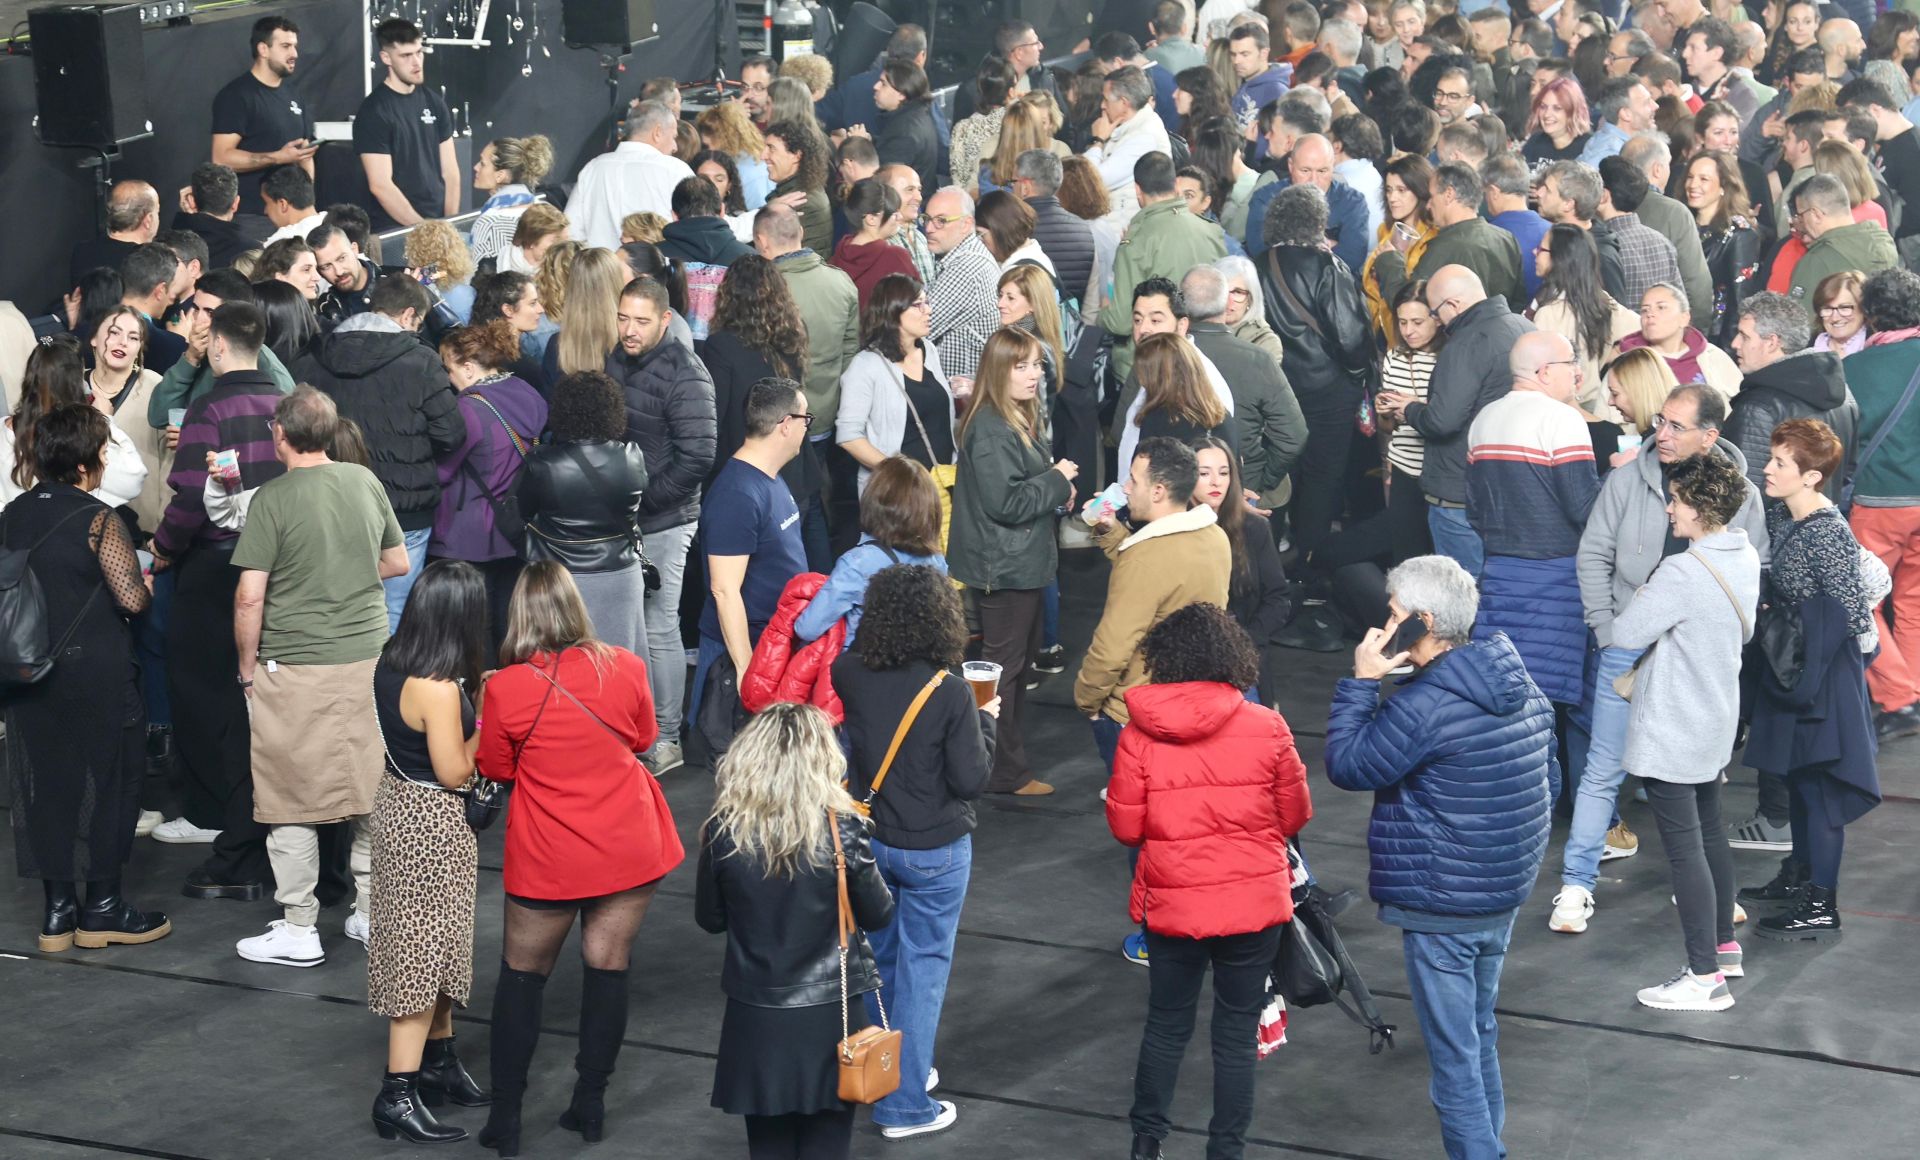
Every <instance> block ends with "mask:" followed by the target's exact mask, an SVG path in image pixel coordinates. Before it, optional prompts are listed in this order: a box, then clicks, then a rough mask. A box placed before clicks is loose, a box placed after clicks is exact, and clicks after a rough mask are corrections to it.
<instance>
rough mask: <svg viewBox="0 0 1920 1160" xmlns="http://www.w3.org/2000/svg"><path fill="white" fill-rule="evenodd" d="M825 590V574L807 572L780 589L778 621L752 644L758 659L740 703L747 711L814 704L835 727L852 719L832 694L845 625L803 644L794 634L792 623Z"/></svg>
mask: <svg viewBox="0 0 1920 1160" xmlns="http://www.w3.org/2000/svg"><path fill="white" fill-rule="evenodd" d="M826 585H827V578H826V577H825V576H823V575H821V574H820V573H818V572H802V573H800V574H799V575H798V576H795V577H794V578H793V579H791V580H789V581H787V586H786V587H785V588H783V589H781V590H780V603H779V605H777V606H776V607H775V608H774V611H773V619H772V620H769V621H767V627H765V628H763V629H761V630H760V639H759V640H757V641H755V642H754V644H753V659H752V660H750V661H748V662H747V671H746V672H745V673H744V674H742V675H741V677H740V703H741V704H742V705H744V706H746V709H747V712H749V713H758V712H759V711H760V710H762V709H764V708H766V707H767V706H768V705H771V704H773V703H774V702H775V701H791V702H796V703H798V704H801V705H812V706H813V707H814V708H816V709H819V710H820V711H821V712H823V713H825V714H826V715H827V716H828V717H829V718H831V719H832V720H833V723H834V724H835V725H838V724H840V722H842V721H844V720H846V719H847V711H846V709H845V708H843V707H842V706H841V704H840V698H839V696H838V695H836V694H835V693H834V691H833V662H834V661H835V659H837V658H838V657H839V656H840V646H841V645H842V644H843V643H845V641H846V637H847V624H846V621H844V620H838V621H835V622H834V623H833V625H832V626H831V627H829V628H828V629H827V631H826V632H824V633H822V634H821V635H820V636H818V637H816V638H815V639H813V640H810V641H805V640H801V639H800V638H799V637H797V636H795V635H794V631H793V622H794V621H795V620H798V619H799V617H800V614H801V613H802V612H805V611H806V610H807V604H808V603H809V602H810V601H812V599H813V598H814V596H815V595H816V594H817V593H818V592H819V591H820V590H821V589H822V588H824V587H826Z"/></svg>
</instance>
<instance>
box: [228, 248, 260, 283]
mask: <svg viewBox="0 0 1920 1160" xmlns="http://www.w3.org/2000/svg"><path fill="white" fill-rule="evenodd" d="M265 252H266V251H265V250H263V249H261V248H260V247H259V246H255V247H254V248H253V249H251V250H248V251H247V252H245V253H244V254H240V255H237V256H236V257H235V258H234V259H233V272H234V273H236V274H238V275H240V276H241V277H242V278H245V279H247V280H248V281H252V280H253V271H254V268H255V267H257V266H259V265H260V255H261V254H263V253H265Z"/></svg>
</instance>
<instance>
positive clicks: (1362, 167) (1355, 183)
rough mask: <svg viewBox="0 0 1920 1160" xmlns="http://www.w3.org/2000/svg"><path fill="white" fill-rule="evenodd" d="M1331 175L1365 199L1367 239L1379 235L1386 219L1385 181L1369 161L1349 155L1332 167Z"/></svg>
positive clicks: (1370, 240) (1369, 240) (1370, 239)
mask: <svg viewBox="0 0 1920 1160" xmlns="http://www.w3.org/2000/svg"><path fill="white" fill-rule="evenodd" d="M1333 175H1334V176H1335V177H1337V178H1339V179H1340V180H1342V181H1344V182H1346V183H1347V184H1348V185H1351V186H1352V187H1353V188H1354V189H1356V190H1358V191H1359V192H1360V196H1362V197H1364V198H1366V199H1367V241H1368V243H1369V244H1371V243H1372V242H1373V240H1374V239H1375V238H1378V237H1379V236H1380V225H1381V223H1382V222H1384V221H1386V220H1387V202H1386V197H1385V187H1386V182H1385V180H1384V179H1383V178H1381V176H1380V171H1379V170H1378V169H1375V168H1374V167H1373V162H1371V161H1360V160H1357V159H1355V158H1351V157H1349V158H1348V159H1347V160H1345V161H1342V162H1341V163H1340V164H1338V165H1336V166H1334V167H1333Z"/></svg>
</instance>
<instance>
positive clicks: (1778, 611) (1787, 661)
mask: <svg viewBox="0 0 1920 1160" xmlns="http://www.w3.org/2000/svg"><path fill="white" fill-rule="evenodd" d="M1759 622H1760V623H1759V624H1758V625H1756V626H1755V631H1754V634H1753V636H1754V643H1755V644H1757V645H1758V646H1759V648H1760V656H1761V657H1762V658H1763V659H1764V660H1765V661H1766V662H1767V671H1768V672H1769V673H1771V674H1772V675H1773V679H1774V681H1775V683H1776V684H1777V685H1778V686H1779V687H1780V688H1781V689H1783V690H1786V689H1792V688H1793V687H1794V686H1795V685H1798V684H1799V683H1800V674H1802V673H1804V672H1806V670H1807V630H1806V626H1805V625H1803V624H1801V623H1800V608H1799V606H1798V605H1791V606H1789V605H1784V604H1780V603H1778V602H1775V603H1773V604H1769V605H1767V606H1766V607H1765V608H1762V609H1761V610H1760V616H1759Z"/></svg>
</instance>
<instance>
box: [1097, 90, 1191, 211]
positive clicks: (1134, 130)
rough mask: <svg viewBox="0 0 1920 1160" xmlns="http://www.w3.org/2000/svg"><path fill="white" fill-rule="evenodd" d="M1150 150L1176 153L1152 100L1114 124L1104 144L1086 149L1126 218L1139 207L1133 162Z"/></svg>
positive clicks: (1116, 207) (1114, 201)
mask: <svg viewBox="0 0 1920 1160" xmlns="http://www.w3.org/2000/svg"><path fill="white" fill-rule="evenodd" d="M1149 153H1165V154H1166V155H1167V156H1169V157H1171V156H1173V143H1172V142H1171V141H1169V140H1168V139H1167V126H1166V124H1165V123H1164V122H1162V121H1161V120H1160V114H1158V113H1156V112H1154V111H1153V105H1152V104H1151V103H1149V104H1148V105H1147V107H1146V108H1144V109H1142V110H1140V111H1139V112H1137V113H1135V114H1134V115H1133V116H1131V117H1128V118H1127V119H1126V120H1124V121H1122V122H1120V123H1119V124H1118V125H1115V126H1114V127H1113V135H1112V136H1111V137H1109V138H1108V139H1107V143H1106V144H1105V145H1095V146H1094V147H1093V148H1091V149H1089V150H1087V153H1086V157H1087V160H1088V161H1091V162H1093V165H1094V168H1096V169H1098V170H1099V171H1100V179H1101V180H1102V181H1105V182H1106V183H1107V196H1108V198H1109V199H1111V200H1112V202H1113V208H1114V211H1115V212H1116V213H1119V214H1121V215H1123V217H1124V218H1125V220H1127V221H1131V220H1133V215H1134V214H1135V213H1136V212H1138V211H1139V209H1140V202H1139V199H1138V198H1136V197H1135V196H1134V193H1133V165H1134V162H1136V161H1138V160H1140V159H1141V158H1142V157H1145V156H1146V155H1147V154H1149Z"/></svg>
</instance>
